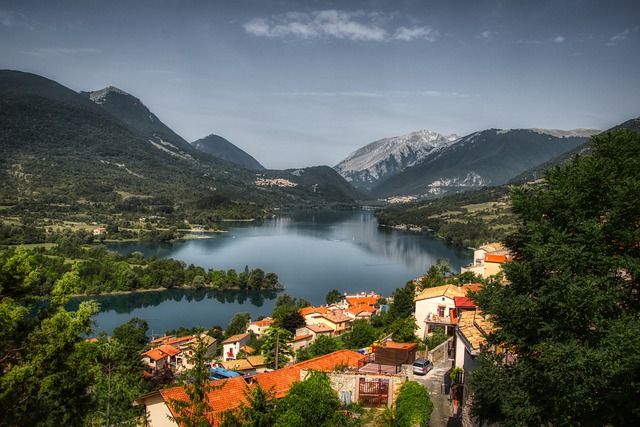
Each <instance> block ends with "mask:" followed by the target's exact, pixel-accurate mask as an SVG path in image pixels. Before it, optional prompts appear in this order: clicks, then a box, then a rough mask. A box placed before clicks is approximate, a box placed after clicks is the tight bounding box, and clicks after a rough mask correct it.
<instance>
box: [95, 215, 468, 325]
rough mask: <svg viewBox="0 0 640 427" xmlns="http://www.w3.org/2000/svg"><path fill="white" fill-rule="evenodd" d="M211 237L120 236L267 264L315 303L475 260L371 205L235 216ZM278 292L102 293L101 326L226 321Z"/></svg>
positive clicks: (384, 291) (205, 256)
mask: <svg viewBox="0 0 640 427" xmlns="http://www.w3.org/2000/svg"><path fill="white" fill-rule="evenodd" d="M230 225H231V226H230V228H229V229H228V231H227V232H225V233H215V234H209V236H211V237H210V238H203V239H192V240H185V241H180V242H176V243H169V244H149V243H138V242H135V243H118V244H112V245H110V246H109V247H110V249H112V250H116V251H118V252H121V253H127V252H133V251H140V252H143V253H144V255H145V256H146V257H149V256H152V255H156V256H159V257H171V258H174V259H179V260H183V261H185V262H186V263H187V264H195V265H200V266H203V267H205V268H207V269H209V268H212V269H215V270H228V269H231V268H233V269H236V270H237V271H238V272H240V271H242V270H244V268H245V266H248V267H249V268H250V269H254V268H260V269H262V270H264V271H265V273H267V272H274V273H276V274H277V275H278V277H279V279H280V282H281V283H282V284H283V285H284V286H285V290H284V292H286V293H288V294H289V295H292V296H294V297H297V298H305V299H307V300H309V301H310V302H311V303H312V304H313V305H321V304H324V303H325V296H326V294H327V292H329V291H330V290H331V289H338V290H339V291H341V292H348V293H355V292H369V291H374V292H378V293H380V294H381V295H383V296H389V295H391V293H392V292H393V291H394V290H395V289H396V288H399V287H402V286H404V285H405V283H406V282H407V281H409V280H412V279H414V278H417V277H420V276H422V275H423V274H424V273H425V272H426V271H427V269H428V268H429V267H430V266H431V265H432V264H434V263H435V262H436V260H437V259H438V258H443V259H445V260H447V261H448V263H449V265H450V266H451V268H452V270H453V271H454V272H458V271H460V267H461V266H462V265H464V264H467V263H469V262H470V261H471V258H472V252H471V251H470V250H467V249H460V248H451V247H447V246H446V245H445V244H444V243H443V242H442V241H440V240H437V239H432V238H428V237H425V236H423V235H418V234H415V233H410V232H403V231H398V230H390V229H384V228H380V227H378V223H377V220H376V219H375V216H374V215H373V212H372V211H317V210H314V211H295V212H291V213H283V214H281V215H279V216H278V217H276V218H274V219H270V220H264V221H260V222H251V223H233V224H230ZM275 298H277V294H276V293H274V292H270V293H269V292H267V293H259V292H253V293H249V292H227V293H225V292H213V291H207V290H201V291H182V290H171V291H170V292H149V293H145V294H138V295H112V296H106V297H100V298H99V301H100V302H101V306H102V307H101V308H102V310H104V311H103V312H101V313H100V314H99V315H97V316H96V320H97V323H98V326H97V328H96V332H100V331H105V332H107V333H108V334H110V333H111V331H112V330H113V328H114V327H115V326H118V325H120V324H122V323H124V322H126V321H127V320H129V319H130V318H131V317H140V318H143V319H145V320H147V321H148V322H149V325H150V328H151V329H153V332H154V334H156V335H157V334H159V333H162V332H164V331H166V330H168V329H174V328H177V327H179V326H187V327H191V326H195V325H202V326H204V327H205V328H207V327H210V326H213V325H221V326H222V327H224V326H226V325H227V323H228V322H229V320H230V319H231V316H233V314H235V313H236V312H240V311H248V312H250V313H251V314H252V316H253V318H257V317H258V316H260V315H264V316H266V315H269V314H270V313H271V310H272V309H273V305H274V303H275Z"/></svg>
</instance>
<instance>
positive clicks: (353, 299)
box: [346, 296, 380, 305]
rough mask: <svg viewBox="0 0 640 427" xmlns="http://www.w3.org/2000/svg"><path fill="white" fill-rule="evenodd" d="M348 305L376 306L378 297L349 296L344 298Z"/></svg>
mask: <svg viewBox="0 0 640 427" xmlns="http://www.w3.org/2000/svg"><path fill="white" fill-rule="evenodd" d="M346 299H347V302H348V303H349V305H362V304H365V305H376V303H377V302H378V299H380V296H378V297H377V298H376V297H372V296H349V297H347V298H346Z"/></svg>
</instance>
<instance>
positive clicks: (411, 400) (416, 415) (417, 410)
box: [394, 381, 433, 427]
mask: <svg viewBox="0 0 640 427" xmlns="http://www.w3.org/2000/svg"><path fill="white" fill-rule="evenodd" d="M432 411H433V402H431V399H430V398H429V391H428V390H427V389H426V388H424V387H423V386H422V385H420V384H418V383H417V382H415V381H406V382H405V383H404V384H402V387H400V392H399V393H398V398H397V399H396V403H395V408H394V421H395V422H394V426H396V427H412V426H416V425H419V426H428V425H429V418H430V417H431V412H432Z"/></svg>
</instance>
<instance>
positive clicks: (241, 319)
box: [224, 311, 251, 338]
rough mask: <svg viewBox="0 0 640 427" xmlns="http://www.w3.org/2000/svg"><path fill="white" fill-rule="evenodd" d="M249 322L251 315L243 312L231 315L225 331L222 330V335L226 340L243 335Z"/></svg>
mask: <svg viewBox="0 0 640 427" xmlns="http://www.w3.org/2000/svg"><path fill="white" fill-rule="evenodd" d="M250 321H251V313H249V312H246V311H243V312H240V313H236V314H234V315H233V317H232V318H231V320H230V321H229V324H228V325H227V327H226V329H225V330H224V334H225V336H226V337H227V338H229V337H231V336H233V335H238V334H244V333H245V332H246V331H247V325H249V322H250Z"/></svg>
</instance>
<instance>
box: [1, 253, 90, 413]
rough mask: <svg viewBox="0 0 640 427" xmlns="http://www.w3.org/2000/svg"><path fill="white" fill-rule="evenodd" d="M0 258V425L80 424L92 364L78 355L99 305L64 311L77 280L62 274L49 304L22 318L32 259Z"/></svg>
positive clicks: (86, 409)
mask: <svg viewBox="0 0 640 427" xmlns="http://www.w3.org/2000/svg"><path fill="white" fill-rule="evenodd" d="M0 261H1V262H2V265H0V280H1V281H0V313H2V316H0V322H1V323H0V325H1V326H2V328H1V331H0V340H1V342H0V346H1V348H2V354H1V355H0V372H2V374H1V375H0V424H2V425H51V426H54V425H80V424H82V422H83V420H84V419H85V417H86V416H87V414H88V413H90V411H91V410H92V409H93V408H92V405H91V403H92V402H91V401H92V396H91V395H90V393H89V392H88V390H90V387H91V386H92V376H91V373H92V367H91V364H90V361H88V360H87V359H86V358H84V357H82V355H83V352H82V351H81V347H82V343H83V342H84V339H83V338H82V335H83V334H89V333H91V324H92V319H91V316H92V315H93V314H95V313H96V312H97V311H98V305H97V303H96V302H94V301H88V302H82V303H81V304H80V306H79V307H78V310H77V311H76V312H68V311H66V310H65V309H64V305H65V304H66V303H67V301H68V300H69V296H70V295H71V292H72V290H73V289H74V288H75V287H76V286H77V283H78V281H79V280H80V279H79V277H78V276H77V274H76V273H66V274H65V275H64V276H63V277H62V278H61V279H59V280H58V281H56V283H55V286H54V289H53V291H52V297H51V300H50V304H49V306H48V307H46V306H45V307H41V308H40V309H37V310H36V314H35V315H34V316H30V317H27V313H28V311H29V309H32V306H31V304H30V303H29V302H30V301H31V300H32V299H33V296H34V293H33V292H34V291H33V288H32V286H31V285H32V283H33V277H34V276H35V271H34V270H32V268H31V265H32V258H31V256H29V255H27V254H26V253H25V252H23V251H22V250H18V251H16V252H15V253H11V254H8V255H4V254H3V256H0ZM18 299H20V300H22V301H24V302H25V304H26V305H24V306H23V305H22V304H18V303H17V301H18Z"/></svg>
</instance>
